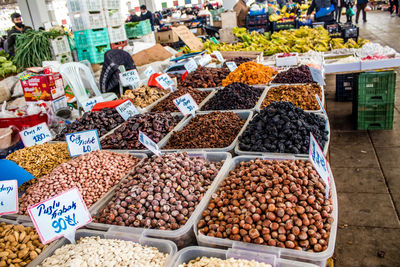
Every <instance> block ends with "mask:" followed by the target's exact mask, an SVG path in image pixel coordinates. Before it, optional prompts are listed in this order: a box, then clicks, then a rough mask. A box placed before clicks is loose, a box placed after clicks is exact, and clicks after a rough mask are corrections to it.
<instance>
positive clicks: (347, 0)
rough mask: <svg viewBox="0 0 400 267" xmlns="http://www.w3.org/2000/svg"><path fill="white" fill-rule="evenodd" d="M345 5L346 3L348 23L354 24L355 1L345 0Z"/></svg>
mask: <svg viewBox="0 0 400 267" xmlns="http://www.w3.org/2000/svg"><path fill="white" fill-rule="evenodd" d="M345 5H346V18H347V20H346V23H350V24H352V23H353V16H354V15H355V14H354V11H353V6H354V2H353V0H345Z"/></svg>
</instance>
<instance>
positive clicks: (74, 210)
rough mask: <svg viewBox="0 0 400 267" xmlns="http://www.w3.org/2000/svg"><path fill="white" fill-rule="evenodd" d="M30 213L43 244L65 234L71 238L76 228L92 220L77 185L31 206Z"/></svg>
mask: <svg viewBox="0 0 400 267" xmlns="http://www.w3.org/2000/svg"><path fill="white" fill-rule="evenodd" d="M28 213H29V216H30V217H31V219H32V222H33V225H34V226H35V228H36V231H37V232H38V235H39V237H40V241H42V243H43V244H47V243H49V242H51V241H54V240H56V239H57V238H60V237H63V236H64V237H66V238H68V239H70V240H71V237H74V236H75V231H76V229H78V228H80V227H82V226H85V225H86V224H88V223H90V222H91V221H92V217H91V216H90V213H89V210H88V208H87V207H86V205H85V202H84V201H83V199H82V195H81V193H80V192H79V190H78V188H76V187H74V188H72V189H70V190H68V191H65V192H63V193H61V194H59V195H57V196H55V197H52V198H50V199H47V200H45V201H42V202H40V203H37V204H35V205H33V206H31V207H29V208H28ZM73 241H74V240H73Z"/></svg>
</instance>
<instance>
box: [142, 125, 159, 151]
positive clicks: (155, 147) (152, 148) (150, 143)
mask: <svg viewBox="0 0 400 267" xmlns="http://www.w3.org/2000/svg"><path fill="white" fill-rule="evenodd" d="M139 142H140V143H142V145H144V146H145V147H146V148H147V149H148V150H150V151H151V152H153V153H154V154H156V155H157V156H161V151H160V148H159V147H158V145H157V144H156V143H155V142H154V141H153V140H151V139H150V138H149V137H148V136H147V135H146V134H144V133H143V132H141V131H139Z"/></svg>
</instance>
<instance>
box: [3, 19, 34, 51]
mask: <svg viewBox="0 0 400 267" xmlns="http://www.w3.org/2000/svg"><path fill="white" fill-rule="evenodd" d="M11 20H12V22H13V23H14V26H13V27H12V28H11V30H9V31H8V33H7V50H6V52H7V53H8V54H9V55H10V56H15V41H16V40H17V34H18V33H24V32H25V31H27V30H29V29H32V28H31V27H28V26H25V25H24V23H23V22H22V17H21V14H19V13H13V14H11Z"/></svg>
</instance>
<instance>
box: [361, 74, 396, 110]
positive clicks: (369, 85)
mask: <svg viewBox="0 0 400 267" xmlns="http://www.w3.org/2000/svg"><path fill="white" fill-rule="evenodd" d="M395 89H396V72H395V71H385V72H373V73H370V72H365V73H360V75H359V76H358V89H357V102H358V104H387V103H394V99H395Z"/></svg>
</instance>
